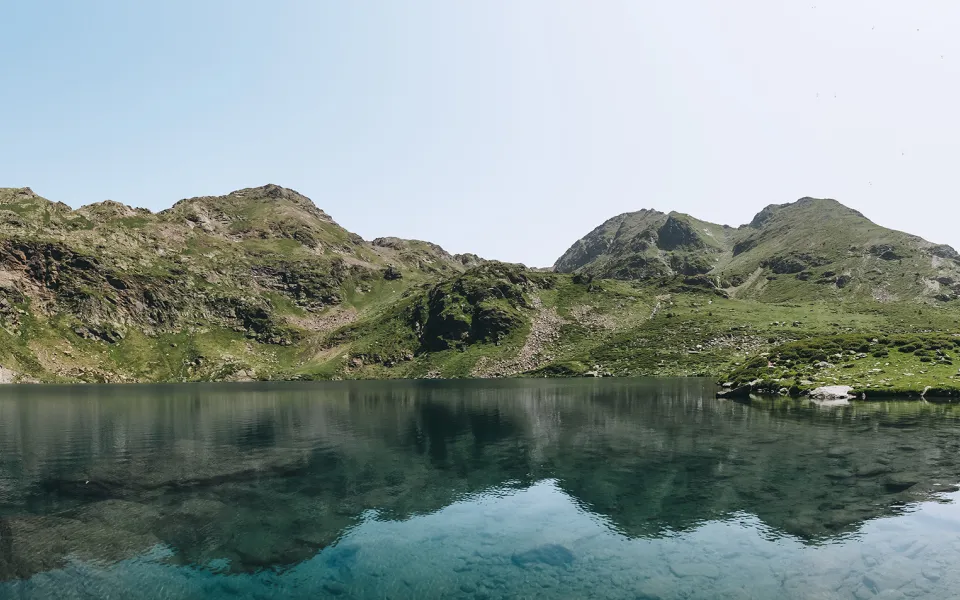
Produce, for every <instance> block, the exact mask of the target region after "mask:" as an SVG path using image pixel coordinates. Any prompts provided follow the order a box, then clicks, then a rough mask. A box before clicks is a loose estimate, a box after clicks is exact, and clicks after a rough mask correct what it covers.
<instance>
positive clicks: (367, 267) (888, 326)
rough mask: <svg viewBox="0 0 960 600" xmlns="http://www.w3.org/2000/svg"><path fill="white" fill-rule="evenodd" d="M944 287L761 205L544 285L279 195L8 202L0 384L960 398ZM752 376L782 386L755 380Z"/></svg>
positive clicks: (934, 259)
mask: <svg viewBox="0 0 960 600" xmlns="http://www.w3.org/2000/svg"><path fill="white" fill-rule="evenodd" d="M958 282H960V255H958V254H957V253H956V252H955V251H954V250H953V249H951V248H949V247H948V246H942V245H936V244H932V243H930V242H926V241H924V240H922V239H921V238H919V237H916V236H913V235H909V234H905V233H900V232H897V231H893V230H890V229H886V228H883V227H880V226H878V225H876V224H874V223H872V222H870V221H869V220H868V219H866V218H865V217H864V216H863V215H861V214H860V213H858V212H856V211H854V210H851V209H849V208H846V207H844V206H843V205H841V204H840V203H838V202H835V201H833V200H819V199H811V198H804V199H802V200H799V201H797V202H794V203H791V204H782V205H771V206H768V207H767V208H765V209H763V210H762V211H761V212H760V213H759V214H758V215H757V216H756V217H755V218H754V219H753V221H751V222H750V223H749V224H746V225H742V226H740V227H738V228H733V227H728V226H722V225H715V224H712V223H707V222H704V221H700V220H698V219H696V218H694V217H691V216H689V215H684V214H680V213H675V212H674V213H662V212H657V211H653V210H644V211H639V212H636V213H629V214H624V215H620V216H617V217H614V218H613V219H610V220H609V221H607V222H605V223H603V224H602V225H601V226H599V227H597V228H596V229H595V230H594V231H592V232H591V233H590V234H588V235H587V236H585V237H584V238H583V239H581V240H579V241H578V242H576V243H575V244H574V245H573V246H572V247H571V249H570V250H569V251H568V252H567V253H566V254H564V256H563V257H561V258H560V259H559V260H558V261H557V264H556V267H555V269H553V270H551V271H544V270H541V269H528V268H526V267H524V266H523V265H519V264H507V263H501V262H496V261H486V260H483V259H481V258H479V257H477V256H475V255H472V254H466V255H453V254H450V253H448V252H446V251H445V250H443V248H441V247H439V246H437V245H435V244H431V243H429V242H425V241H418V240H406V239H402V238H398V237H383V238H378V239H374V240H370V241H367V240H364V239H362V238H361V237H360V236H358V235H356V234H354V233H351V232H349V231H347V230H346V229H344V228H343V227H341V226H340V225H338V224H337V223H336V222H335V221H334V220H333V219H332V218H331V217H330V216H329V215H328V214H327V213H326V212H324V211H323V210H322V209H321V208H319V207H318V206H317V205H315V204H314V203H313V201H311V200H310V199H309V198H307V197H305V196H303V195H301V194H299V193H298V192H295V191H293V190H290V189H286V188H282V187H279V186H276V185H267V186H263V187H258V188H250V189H243V190H238V191H235V192H232V193H230V194H227V195H224V196H207V197H199V198H189V199H184V200H180V201H179V202H177V203H175V204H174V205H173V206H172V207H171V208H169V209H167V210H164V211H160V212H158V213H153V212H151V211H148V210H145V209H139V208H133V207H130V206H126V205H124V204H121V203H118V202H113V201H109V200H108V201H105V202H101V203H97V204H92V205H89V206H84V207H82V208H78V209H76V210H73V209H71V208H70V207H69V206H68V205H66V204H63V203H60V202H52V201H49V200H47V199H44V198H42V197H40V196H38V195H37V194H35V193H34V192H33V191H32V190H30V189H29V188H9V189H0V381H41V382H148V381H206V380H293V379H307V380H313V379H356V378H450V377H507V376H518V375H523V376H582V375H591V376H604V375H608V374H609V375H620V376H636V375H661V376H676V375H683V376H687V375H702V376H710V377H719V376H721V375H722V374H725V373H729V374H730V381H733V382H736V383H741V384H742V383H745V382H746V383H752V382H753V381H754V380H760V379H762V380H763V381H764V386H766V387H764V389H776V390H779V389H781V388H784V389H807V388H809V387H810V386H812V385H814V384H820V383H831V382H833V381H834V380H842V379H843V378H844V377H847V378H848V379H849V378H850V377H853V376H855V377H856V383H857V385H858V386H861V387H862V388H863V389H870V390H880V391H881V392H882V391H884V390H887V391H889V390H891V389H894V388H895V389H901V388H904V387H907V388H911V389H912V388H918V389H919V390H922V389H923V388H924V387H926V386H933V387H935V388H936V389H938V390H941V389H942V390H951V389H957V390H960V380H958V379H957V377H956V375H957V373H956V371H955V370H952V369H951V368H950V365H952V364H953V363H952V362H951V359H950V351H951V348H952V347H951V346H950V344H949V343H948V341H949V340H950V339H953V336H955V335H956V334H957V332H960V302H956V301H954V299H955V298H956V295H957V293H958V292H960V284H958ZM838 336H840V337H838ZM874 339H877V340H880V341H878V342H876V343H875V342H873V341H872V340H874ZM944 340H947V341H944ZM899 341H903V343H902V344H901V345H899V346H896V343H899ZM895 342H896V343H895ZM797 344H800V346H797ZM874 344H879V346H877V347H876V348H873V345H874ZM881 346H882V347H881ZM893 347H896V348H899V350H896V351H897V352H905V351H906V350H910V351H915V352H916V353H915V354H910V355H907V354H903V355H902V356H901V355H900V354H897V355H893V354H892V353H891V352H890V350H891V348H893ZM797 348H800V349H801V350H798V349H797ZM864 348H865V349H864ZM871 353H875V354H876V355H877V356H873V354H871ZM836 354H840V355H841V356H842V357H846V356H847V355H849V356H855V357H859V356H861V355H862V356H870V357H871V358H870V359H869V360H868V362H869V364H868V362H860V363H856V364H854V363H852V362H850V361H852V360H854V359H850V361H848V360H846V359H844V360H839V359H835V355H836ZM767 356H783V357H790V358H789V359H786V358H785V359H784V360H789V361H790V364H784V365H779V366H778V367H777V368H776V369H773V370H770V371H769V372H768V371H766V370H765V369H768V366H767V362H768V361H767V360H766V358H765V357H767ZM891 356H893V357H894V358H896V360H894V358H889V357H891ZM827 359H829V361H828V360H827ZM857 360H859V359H857ZM796 361H801V362H803V361H807V362H809V364H807V363H804V364H799V363H796ZM830 361H832V362H830ZM881 361H885V362H881ZM820 363H824V364H831V365H835V366H831V367H821V366H818V365H819V364H820ZM847 363H849V364H850V365H852V366H848V364H847ZM884 364H886V365H888V368H894V367H889V365H894V366H895V367H896V368H901V367H902V370H904V371H905V372H907V373H908V374H909V376H908V375H907V374H899V375H896V376H894V375H892V374H890V373H886V374H884ZM841 369H847V370H846V371H842V370H841ZM774 374H775V377H772V376H773V375H774ZM768 376H771V377H772V378H771V377H768ZM848 376H849V377H848Z"/></svg>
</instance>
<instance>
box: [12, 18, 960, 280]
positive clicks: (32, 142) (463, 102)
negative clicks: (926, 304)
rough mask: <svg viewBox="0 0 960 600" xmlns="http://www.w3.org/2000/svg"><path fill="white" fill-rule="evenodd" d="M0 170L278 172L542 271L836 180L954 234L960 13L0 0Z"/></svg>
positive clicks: (230, 186) (344, 218)
mask: <svg viewBox="0 0 960 600" xmlns="http://www.w3.org/2000/svg"><path fill="white" fill-rule="evenodd" d="M0 23H3V35H2V36H0V57H2V58H0V90H2V94H0V186H31V187H33V189H34V190H35V191H36V192H37V193H39V194H41V195H43V196H46V197H48V198H50V199H52V200H60V201H63V202H66V203H67V204H70V205H72V206H80V205H82V204H87V203H90V202H96V201H99V200H103V199H107V198H110V199H113V200H118V201H121V202H125V203H127V204H132V205H136V206H145V207H148V208H151V209H154V210H158V209H162V208H166V207H168V206H169V205H171V204H172V203H173V202H175V201H176V200H178V199H180V198H184V197H189V196H197V195H210V194H223V193H227V192H229V191H231V190H234V189H239V188H243V187H249V186H256V185H263V184H265V183H277V184H280V185H284V186H286V187H291V188H294V189H296V190H298V191H300V192H302V193H304V194H306V195H307V196H309V197H311V198H312V199H313V200H314V201H315V202H316V203H317V205H319V206H320V207H321V208H323V209H324V210H326V211H327V212H328V213H330V214H331V215H332V216H333V217H334V218H335V219H336V220H337V221H338V222H340V223H341V224H342V225H344V226H345V227H347V228H348V229H350V230H352V231H355V232H357V233H359V234H360V235H362V236H364V237H365V238H367V239H370V238H373V237H377V236H381V235H397V236H402V237H412V238H420V239H427V240H431V241H434V242H437V243H439V244H441V245H443V246H444V247H446V248H447V249H448V250H450V251H454V252H476V253H478V254H481V255H483V256H486V257H490V258H499V259H504V260H513V261H521V262H525V263H527V264H530V265H538V266H539V265H548V264H551V263H552V262H553V261H554V259H556V257H557V256H558V255H559V254H561V253H562V252H563V251H564V250H565V249H566V248H567V247H568V246H569V245H570V244H571V243H572V242H573V241H574V240H575V239H577V238H578V237H580V236H581V235H583V234H584V233H586V232H587V231H589V230H590V229H592V228H593V227H594V226H595V225H597V224H599V223H600V222H601V221H603V220H605V219H607V218H609V217H611V216H613V215H615V214H618V213H620V212H625V211H632V210H639V209H641V208H657V209H660V210H664V211H668V210H679V211H683V212H689V213H691V214H694V215H696V216H698V217H700V218H703V219H707V220H711V221H717V222H724V223H729V224H732V225H737V224H739V223H742V222H745V221H748V220H749V219H750V218H751V217H752V215H753V214H754V213H756V212H757V211H758V210H760V209H761V208H762V207H763V206H765V205H767V204H770V203H782V202H789V201H793V200H796V199H797V198H800V197H802V196H806V195H810V196H826V197H834V198H836V199H838V200H840V201H841V202H844V203H846V204H848V205H850V206H853V207H855V208H857V209H859V210H861V211H862V212H864V213H865V214H866V215H867V216H869V217H871V218H873V219H874V220H875V221H877V222H879V223H881V224H884V225H887V226H892V227H896V228H899V229H905V230H907V231H910V232H912V233H917V234H919V235H922V236H924V237H926V238H928V239H931V240H933V241H937V242H945V243H951V244H953V245H955V246H960V233H958V226H957V223H958V221H960V209H958V208H957V202H956V195H957V194H956V178H955V176H954V173H955V171H956V168H957V165H958V164H960V117H958V114H960V36H958V35H957V31H956V24H957V23H960V4H958V3H955V2H946V1H938V2H934V1H932V0H931V1H929V2H922V3H909V2H902V1H879V0H833V1H830V2H825V1H822V0H808V1H805V2H786V1H779V0H739V1H736V2H715V1H713V0H703V1H693V0H689V1H682V0H676V1H674V0H671V1H667V0H664V1H662V2H653V1H649V2H647V1H641V0H634V1H617V0H589V1H588V0H474V1H467V0H462V1H459V0H456V1H450V0H356V1H354V0H338V1H335V2H334V1H326V0H302V1H293V0H289V1H285V0H275V1H273V2H252V1H250V0H230V1H213V0H191V1H184V0H166V1H164V2H132V1H129V0H123V1H106V0H99V1H98V0H90V1H88V2H75V1H73V0H61V1H52V0H31V1H26V0H23V1H10V2H4V3H2V4H0Z"/></svg>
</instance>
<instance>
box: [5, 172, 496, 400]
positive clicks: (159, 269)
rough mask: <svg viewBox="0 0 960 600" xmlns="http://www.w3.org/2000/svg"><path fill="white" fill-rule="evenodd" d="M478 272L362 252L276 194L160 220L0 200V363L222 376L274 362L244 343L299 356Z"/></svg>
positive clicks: (77, 374) (29, 198)
mask: <svg viewBox="0 0 960 600" xmlns="http://www.w3.org/2000/svg"><path fill="white" fill-rule="evenodd" d="M479 262H480V261H479V259H478V258H477V257H475V256H453V255H451V254H449V253H447V252H446V251H444V250H443V249H442V248H440V247H439V246H436V245H434V244H430V243H427V242H420V241H415V240H403V239H399V238H382V239H377V240H373V241H372V242H366V241H364V240H363V239H361V238H360V237H359V236H357V235H356V234H353V233H350V232H348V231H347V230H345V229H343V228H342V227H340V226H339V225H338V224H337V223H335V222H334V221H333V219H331V218H330V217H329V216H328V215H327V214H326V213H325V212H323V211H322V210H321V209H319V208H318V207H317V206H315V205H314V204H313V202H312V201H310V200H309V199H308V198H306V197H305V196H303V195H301V194H299V193H297V192H295V191H293V190H289V189H286V188H282V187H279V186H276V185H267V186H263V187H260V188H253V189H244V190H239V191H236V192H233V193H231V194H228V195H226V196H216V197H201V198H190V199H185V200H181V201H179V202H177V203H176V204H175V205H174V206H173V207H172V208H170V209H168V210H164V211H162V212H159V213H156V214H154V213H151V212H150V211H148V210H145V209H137V208H132V207H129V206H126V205H123V204H120V203H118V202H113V201H109V200H108V201H105V202H101V203H97V204H92V205H89V206H84V207H82V208H79V209H77V210H71V209H70V207H69V206H67V205H66V204H63V203H54V202H51V201H49V200H46V199H44V198H42V197H40V196H38V195H36V194H35V193H33V191H32V190H30V189H29V188H19V189H0V326H2V330H0V356H3V355H4V354H5V355H6V357H5V360H4V361H3V366H4V367H5V368H6V369H10V370H13V371H16V372H21V373H23V372H26V373H31V374H33V375H34V376H39V377H40V378H42V379H45V380H48V379H57V378H66V379H68V380H71V379H75V378H81V379H84V378H86V379H98V378H99V379H103V380H121V381H126V380H135V381H140V380H152V379H156V378H159V379H165V378H170V377H173V376H175V375H176V376H180V377H191V376H194V375H196V376H199V377H203V378H222V377H230V376H233V375H235V374H236V373H238V372H239V373H241V374H244V373H245V372H247V371H249V368H250V367H251V366H252V365H255V364H260V363H262V362H263V361H267V362H268V364H269V362H276V361H278V360H281V357H279V356H277V354H276V352H275V349H274V348H268V349H267V350H266V351H263V349H262V348H256V347H254V346H251V345H250V343H251V342H256V343H258V344H259V345H261V346H266V347H270V346H273V347H277V348H283V347H290V346H294V345H295V344H297V343H298V342H300V341H303V340H305V339H307V338H309V337H310V336H311V335H312V334H316V333H318V332H322V331H327V330H330V329H332V328H335V327H337V326H339V325H342V324H343V323H345V322H348V321H350V320H352V319H353V318H355V316H356V315H357V314H358V309H359V308H360V307H364V306H368V305H371V304H376V303H378V302H380V301H381V300H383V299H384V298H385V297H389V296H392V295H393V294H396V293H400V292H402V291H404V290H405V289H407V288H408V287H410V286H411V285H415V284H417V283H418V282H421V281H423V280H425V279H431V278H437V277H442V276H446V275H452V274H455V273H459V272H462V271H463V270H464V269H465V268H467V266H470V265H474V264H478V263H479ZM129 336H133V338H132V339H130V340H127V338H128V337H129ZM124 341H126V343H125V344H123V345H124V346H128V347H126V348H124V350H123V351H122V352H120V351H117V350H116V347H117V345H118V344H120V343H121V342H124ZM186 341H189V343H187V344H186V346H187V347H186V349H181V344H183V343H184V342H186ZM98 343H105V344H106V345H107V346H111V347H113V350H112V351H111V350H106V349H104V348H102V347H101V346H100V345H98ZM161 345H162V346H163V348H162V349H161V347H160V346H161Z"/></svg>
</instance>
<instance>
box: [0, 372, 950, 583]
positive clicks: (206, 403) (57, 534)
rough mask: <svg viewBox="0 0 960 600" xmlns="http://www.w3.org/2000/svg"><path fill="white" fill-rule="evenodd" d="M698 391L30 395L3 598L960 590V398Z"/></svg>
mask: <svg viewBox="0 0 960 600" xmlns="http://www.w3.org/2000/svg"><path fill="white" fill-rule="evenodd" d="M713 392H714V389H713V387H712V385H711V384H709V383H708V382H703V381H699V380H596V381H569V382H567V381H559V382H558V381H506V382H423V383H413V382H402V383H396V382H390V383H386V382H370V383H336V384H302V385H301V384H296V385H294V384H289V385H273V384H271V385H258V384H234V385H196V386H194V385H183V386H133V387H121V386H91V387H75V388H66V387H27V388H23V387H8V388H4V389H3V390H0V598H4V599H5V598H16V599H18V600H21V599H33V598H64V599H73V598H97V599H106V598H118V599H119V598H145V599H159V598H171V599H172V598H198V599H199V598H215V599H219V598H231V599H245V598H251V599H252V598H257V599H261V598H304V599H306V598H344V599H351V598H352V599H358V600H359V599H384V598H394V599H396V598H449V599H468V600H475V599H484V598H486V599H506V598H624V599H631V600H633V599H649V598H704V599H707V598H763V599H767V598H797V599H800V598H803V599H808V598H844V599H846V598H851V599H852V598H859V599H863V598H949V597H955V596H956V595H957V594H956V592H955V590H957V589H960V569H956V568H955V567H954V565H956V564H957V563H958V562H960V511H958V509H957V504H956V501H957V500H958V499H960V494H958V493H957V489H958V488H957V487H956V484H957V483H958V482H960V418H958V417H960V408H958V407H954V406H952V405H936V404H927V403H918V402H912V403H910V402H904V403H872V404H852V405H842V406H818V405H815V404H812V403H809V402H802V401H776V402H774V401H756V402H752V403H751V402H747V403H738V402H734V401H729V400H726V401H725V400H716V399H714V398H713Z"/></svg>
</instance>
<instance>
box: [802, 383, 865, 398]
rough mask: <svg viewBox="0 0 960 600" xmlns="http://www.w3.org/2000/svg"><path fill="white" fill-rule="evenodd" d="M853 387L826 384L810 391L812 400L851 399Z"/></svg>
mask: <svg viewBox="0 0 960 600" xmlns="http://www.w3.org/2000/svg"><path fill="white" fill-rule="evenodd" d="M854 397H855V396H854V395H853V388H852V387H850V386H849V385H827V386H823V387H818V388H817V389H815V390H813V391H812V392H810V398H812V399H814V400H853V399H854Z"/></svg>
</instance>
